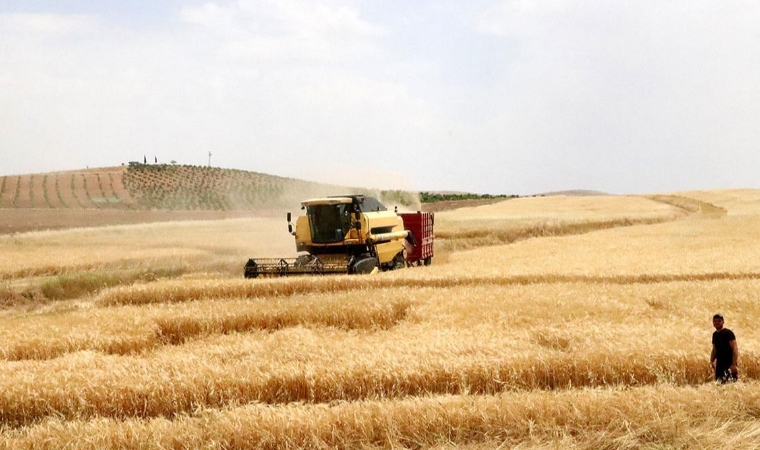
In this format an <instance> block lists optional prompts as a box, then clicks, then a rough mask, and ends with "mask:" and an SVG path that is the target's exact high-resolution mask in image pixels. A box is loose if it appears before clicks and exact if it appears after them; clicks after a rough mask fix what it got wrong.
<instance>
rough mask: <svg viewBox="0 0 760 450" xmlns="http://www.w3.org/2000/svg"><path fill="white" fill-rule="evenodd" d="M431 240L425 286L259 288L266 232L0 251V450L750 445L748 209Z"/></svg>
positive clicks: (564, 209) (57, 234) (28, 242)
mask: <svg viewBox="0 0 760 450" xmlns="http://www.w3.org/2000/svg"><path fill="white" fill-rule="evenodd" d="M435 227H436V255H435V257H434V259H433V265H431V266H426V267H415V268H409V269H406V270H400V271H394V272H386V273H380V274H376V275H367V276H329V277H316V278H287V279H257V280H245V279H242V266H243V264H244V263H245V260H246V259H247V258H248V257H252V256H292V255H293V254H294V249H293V242H292V237H291V236H289V235H288V234H287V231H286V226H285V223H284V220H282V219H231V220H223V221H205V222H204V221H198V222H181V223H160V224H145V225H132V226H112V227H98V228H85V229H75V230H67V231H49V232H32V233H24V234H14V235H6V236H0V252H2V254H3V255H4V257H3V260H2V261H0V304H2V306H3V307H2V309H0V316H2V321H0V365H2V374H3V377H2V379H0V423H1V424H2V425H0V427H1V429H0V432H1V434H2V436H0V448H22V449H23V448H28V449H40V448H42V449H63V448H66V449H102V448H111V449H248V448H273V449H274V448H435V449H443V448H469V449H491V448H520V449H559V448H562V449H564V448H571V449H639V448H651V449H660V448H674V449H691V448H714V447H716V446H719V445H720V446H726V445H728V446H730V447H732V448H741V449H745V448H747V449H751V448H760V444H758V442H760V425H758V421H757V419H758V416H760V390H759V389H758V387H760V384H758V379H760V359H759V358H758V357H760V341H758V335H757V333H755V332H754V328H755V324H756V323H757V322H758V319H760V302H758V298H757V292H759V291H760V259H759V258H758V255H760V191H757V190H732V191H699V192H686V193H674V194H662V195H650V196H599V197H563V196H556V197H536V198H522V199H515V200H509V201H505V202H501V203H496V204H492V205H486V206H480V207H476V208H462V209H458V210H454V211H448V212H441V213H437V214H436V223H435ZM6 255H7V256H6ZM716 311H721V312H722V313H723V314H724V315H725V316H726V324H727V326H728V327H729V328H731V329H732V330H734V332H735V333H736V335H737V340H738V342H739V349H740V352H741V358H740V361H739V368H740V376H741V381H740V382H739V383H736V384H732V385H725V386H720V385H715V384H714V383H713V382H712V381H711V378H712V376H711V375H712V374H711V368H710V365H709V355H710V335H711V333H712V324H711V317H712V314H713V313H715V312H716Z"/></svg>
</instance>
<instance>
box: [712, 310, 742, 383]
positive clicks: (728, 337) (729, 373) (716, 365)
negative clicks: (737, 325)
mask: <svg viewBox="0 0 760 450" xmlns="http://www.w3.org/2000/svg"><path fill="white" fill-rule="evenodd" d="M713 326H714V327H715V332H713V335H712V353H711V354H710V363H711V364H712V366H713V369H715V381H720V382H721V384H723V383H726V382H728V381H736V380H737V379H739V369H738V368H737V366H736V364H737V362H738V361H739V347H738V346H737V345H736V336H735V335H734V332H733V331H731V330H729V329H728V328H724V327H723V315H722V314H715V315H714V316H713Z"/></svg>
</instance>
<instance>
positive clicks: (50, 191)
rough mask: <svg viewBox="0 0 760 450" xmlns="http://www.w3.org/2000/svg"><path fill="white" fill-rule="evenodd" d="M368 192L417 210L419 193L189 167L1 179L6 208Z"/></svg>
mask: <svg viewBox="0 0 760 450" xmlns="http://www.w3.org/2000/svg"><path fill="white" fill-rule="evenodd" d="M345 193H366V194H369V195H374V196H377V197H380V198H382V199H383V200H384V201H385V202H386V203H389V204H392V205H400V206H405V207H413V206H417V205H418V203H419V202H418V199H417V194H416V193H412V192H402V191H377V190H371V189H364V188H361V187H346V186H338V185H325V184H320V183H314V182H310V181H303V180H297V179H293V178H285V177H279V176H275V175H267V174H263V173H257V172H248V171H243V170H235V169H221V168H216V167H202V166H186V165H165V164H156V165H147V164H135V165H129V166H118V167H105V168H96V169H87V170H77V171H67V172H54V173H42V174H27V175H10V176H3V177H0V209H29V208H32V209H74V210H79V209H100V210H172V211H180V210H182V211H255V210H267V209H281V208H292V207H294V206H297V205H298V202H299V201H300V200H303V199H304V198H309V197H318V196H325V195H336V194H345Z"/></svg>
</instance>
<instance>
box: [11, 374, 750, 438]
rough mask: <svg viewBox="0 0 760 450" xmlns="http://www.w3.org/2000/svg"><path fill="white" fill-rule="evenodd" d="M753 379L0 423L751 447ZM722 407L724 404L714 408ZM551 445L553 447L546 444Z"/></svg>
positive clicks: (98, 429)
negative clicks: (147, 417) (166, 415)
mask: <svg viewBox="0 0 760 450" xmlns="http://www.w3.org/2000/svg"><path fill="white" fill-rule="evenodd" d="M758 392H760V389H758V385H757V384H756V383H754V382H753V383H740V384H736V385H732V386H722V387H721V386H718V387H716V386H713V385H704V386H700V387H677V386H672V385H660V386H655V387H643V388H633V389H584V390H574V391H562V392H556V393H555V392H540V391H539V392H525V393H507V394H501V395H495V396H477V395H463V396H422V397H418V398H410V399H400V400H382V401H361V402H348V403H337V404H332V405H283V406H276V407H271V406H264V405H249V406H245V407H240V408H233V409H229V410H201V411H199V412H197V413H195V414H193V415H187V416H181V417H177V418H175V419H174V420H166V419H154V420H138V419H127V420H124V421H121V420H114V419H109V418H97V419H95V420H92V421H81V420H77V421H71V422H63V421H61V420H60V419H49V420H46V421H44V422H42V423H40V424H37V425H34V426H31V427H28V428H26V429H22V430H17V431H6V432H5V433H4V435H3V439H4V440H3V442H2V444H3V445H5V446H7V447H9V448H35V449H40V448H45V449H58V448H64V447H65V448H72V449H109V448H120V449H132V448H135V449H137V448H140V449H186V448H207V449H254V448H255V449H261V448H263V449H291V448H346V449H347V448H377V447H380V448H399V447H402V448H429V447H433V446H460V445H477V444H482V445H483V447H478V448H489V447H492V448H496V447H500V448H503V447H506V446H510V447H511V446H519V447H520V448H555V447H556V446H557V445H560V446H561V447H562V448H576V449H638V448H644V447H647V446H655V447H659V446H661V445H665V446H667V447H668V448H676V449H678V448H682V449H687V448H695V446H697V447H699V448H715V447H724V446H727V445H728V446H730V447H731V448H747V449H751V448H757V439H758V437H760V425H758V422H757V419H758V417H759V415H758V411H757V404H758V403H760V394H758ZM720 405H730V407H720ZM552 443H554V445H551V444H552Z"/></svg>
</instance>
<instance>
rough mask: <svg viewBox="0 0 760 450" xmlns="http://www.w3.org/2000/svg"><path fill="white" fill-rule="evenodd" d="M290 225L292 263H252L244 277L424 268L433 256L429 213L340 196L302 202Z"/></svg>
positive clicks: (278, 260) (274, 260) (264, 260)
mask: <svg viewBox="0 0 760 450" xmlns="http://www.w3.org/2000/svg"><path fill="white" fill-rule="evenodd" d="M301 209H302V210H304V211H305V214H304V215H301V216H299V217H298V218H296V221H295V223H293V221H292V216H291V214H290V213H288V214H287V222H288V232H289V233H290V234H291V235H293V236H294V238H295V244H296V251H298V252H304V253H303V254H302V255H300V256H298V257H297V258H253V259H249V260H248V262H247V263H246V265H245V277H246V278H256V277H259V276H288V275H308V274H314V275H318V274H328V273H349V274H354V273H356V274H362V273H372V272H376V271H381V270H393V269H400V268H403V267H406V266H410V265H422V264H424V265H428V264H430V262H431V260H432V257H433V214H432V213H425V212H416V213H397V212H396V211H388V209H387V208H386V207H385V206H384V205H383V204H382V203H380V202H379V201H378V200H377V199H375V198H373V197H368V196H366V195H341V196H335V197H324V198H315V199H310V200H305V201H303V202H302V203H301Z"/></svg>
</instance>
